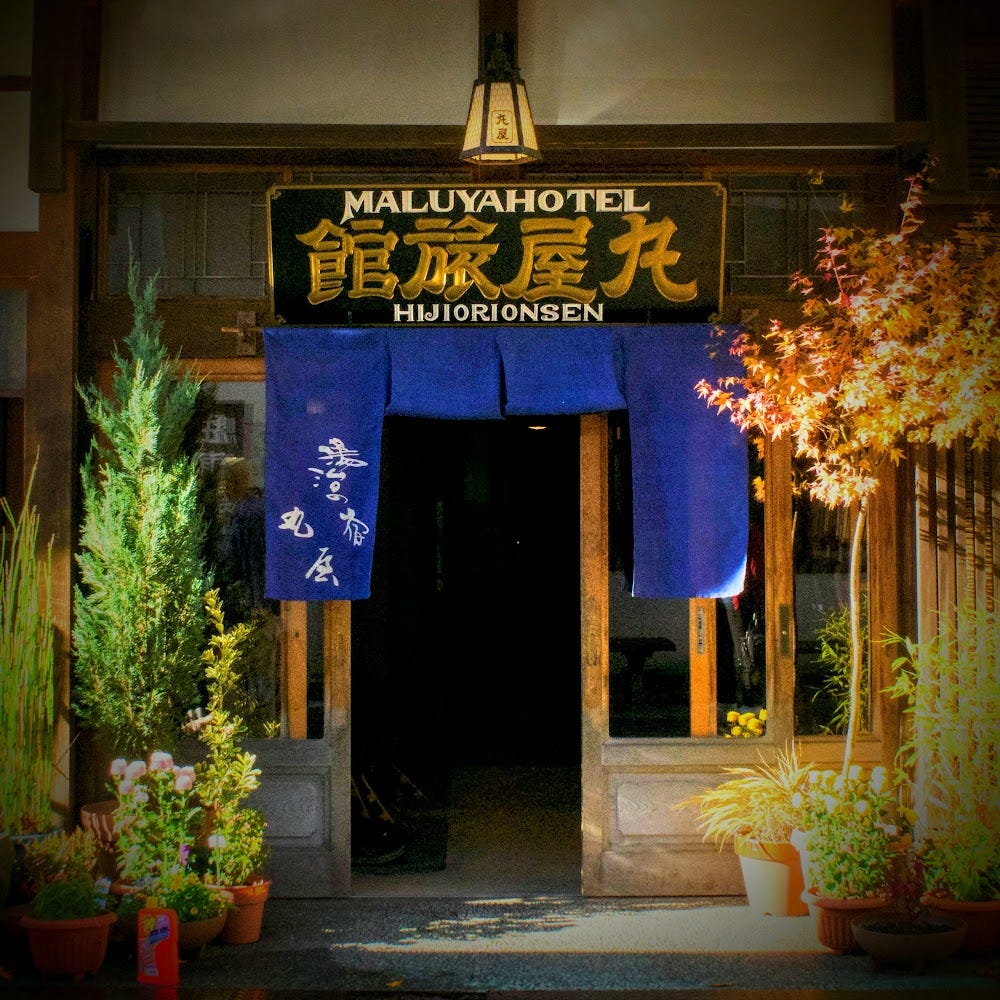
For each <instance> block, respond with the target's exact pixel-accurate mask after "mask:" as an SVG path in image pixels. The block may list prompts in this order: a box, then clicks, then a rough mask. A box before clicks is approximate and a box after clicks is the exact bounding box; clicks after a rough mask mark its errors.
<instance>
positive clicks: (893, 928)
mask: <svg viewBox="0 0 1000 1000" xmlns="http://www.w3.org/2000/svg"><path fill="white" fill-rule="evenodd" d="M965 926H966V925H965V921H964V920H961V919H959V918H958V917H937V916H931V917H929V918H928V920H927V922H926V923H925V924H924V925H922V926H921V927H920V928H919V929H917V928H912V927H907V926H900V925H898V924H894V923H893V920H892V918H891V917H886V916H885V915H882V916H867V917H856V918H855V919H854V921H853V922H852V924H851V927H852V931H853V934H854V940H855V941H857V943H858V944H859V945H860V946H861V948H862V950H863V951H866V952H867V953H868V954H869V955H870V956H871V959H872V966H873V967H874V969H875V971H876V972H878V971H879V970H880V969H883V968H885V967H886V966H903V967H904V968H907V969H910V970H912V971H913V972H923V971H924V967H925V966H926V965H927V963H928V962H940V961H941V960H942V959H945V958H948V957H949V956H950V955H953V954H954V953H955V952H956V951H958V949H959V948H960V947H961V945H962V941H963V940H964V939H965Z"/></svg>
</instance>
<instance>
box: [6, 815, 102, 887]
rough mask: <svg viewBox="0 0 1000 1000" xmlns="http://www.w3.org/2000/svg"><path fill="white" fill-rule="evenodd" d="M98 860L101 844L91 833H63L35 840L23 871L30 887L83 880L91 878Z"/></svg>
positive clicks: (28, 846)
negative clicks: (77, 879) (98, 843)
mask: <svg viewBox="0 0 1000 1000" xmlns="http://www.w3.org/2000/svg"><path fill="white" fill-rule="evenodd" d="M96 860H97V840H96V838H95V837H94V835H93V833H91V832H90V831H89V830H83V829H81V828H80V827H77V828H76V829H75V830H74V831H73V832H72V833H66V831H65V830H59V831H58V832H56V833H53V834H51V835H49V836H47V837H41V838H39V839H37V840H32V841H31V842H30V843H29V844H28V845H27V846H26V847H25V849H24V856H23V858H22V859H21V869H22V870H23V872H24V876H25V878H26V879H27V881H28V883H29V884H30V885H33V886H35V887H36V888H37V887H41V886H43V885H45V884H47V883H48V882H56V881H59V880H65V879H75V878H79V877H80V876H81V875H87V874H89V873H90V872H91V871H92V869H93V867H94V863H95V862H96Z"/></svg>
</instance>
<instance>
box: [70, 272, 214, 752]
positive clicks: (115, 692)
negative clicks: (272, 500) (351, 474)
mask: <svg viewBox="0 0 1000 1000" xmlns="http://www.w3.org/2000/svg"><path fill="white" fill-rule="evenodd" d="M129 295H130V297H131V299H132V302H133V305H134V307H135V315H134V323H133V328H132V332H131V333H130V335H129V336H128V337H127V338H126V339H125V341H124V343H125V346H126V348H127V351H128V355H127V356H122V355H121V354H119V353H118V351H117V350H116V351H115V355H114V360H115V362H116V364H117V366H118V373H117V375H116V376H115V379H114V383H113V394H112V396H111V397H110V398H108V397H105V396H104V394H103V393H102V392H101V391H100V389H99V388H98V387H97V386H89V387H87V388H81V389H80V395H81V397H82V398H83V402H84V406H85V408H86V412H87V416H88V417H89V418H90V421H91V422H92V424H93V425H94V427H95V431H96V433H95V435H94V437H93V439H92V442H91V446H90V450H89V452H88V454H87V456H86V457H85V459H84V462H83V466H82V469H81V478H82V483H83V511H84V517H83V525H82V531H81V535H80V544H79V552H78V553H77V562H78V565H79V568H80V583H79V585H78V587H77V588H76V599H75V603H74V609H75V618H74V626H73V643H74V651H75V653H76V664H75V670H76V674H75V677H76V689H75V695H76V698H75V707H76V710H77V714H78V716H79V718H80V719H81V721H83V722H84V723H85V724H86V725H89V726H90V727H92V728H93V729H96V730H98V731H99V732H101V733H102V734H103V736H104V737H105V738H107V739H109V740H110V743H111V746H110V749H111V751H112V752H113V753H114V754H118V755H121V756H123V757H141V756H143V755H144V754H145V753H146V752H147V750H148V748H149V747H160V748H165V749H170V748H173V747H174V746H175V745H176V742H177V739H178V737H179V735H180V732H181V724H182V722H183V718H184V713H185V712H186V711H187V710H188V709H189V708H191V707H192V706H193V705H194V704H195V703H196V701H197V697H198V688H197V685H198V681H199V679H200V677H201V647H202V643H203V641H204V634H205V624H206V622H205V614H204V610H203V606H202V602H203V600H204V594H205V591H206V589H207V588H208V585H209V580H208V572H207V570H206V568H205V565H204V562H203V558H202V551H203V544H204V538H205V531H206V526H205V521H204V517H203V514H202V511H201V507H200V503H199V479H198V468H197V463H196V459H195V457H194V455H193V454H190V453H189V449H188V448H187V447H186V444H187V434H188V431H189V425H190V424H191V423H192V418H193V416H194V414H195V412H196V405H197V401H198V394H199V388H200V384H199V381H198V380H197V379H196V378H194V377H193V376H191V375H190V374H189V373H187V372H182V371H181V370H180V367H179V365H178V363H177V362H176V361H175V360H173V359H170V358H168V357H167V354H166V350H165V348H164V347H163V345H162V344H161V342H160V331H161V328H162V322H161V321H160V320H159V319H158V318H157V317H156V310H155V307H156V292H155V284H154V281H153V280H152V279H150V280H149V281H147V282H146V283H145V285H144V286H143V287H142V288H140V287H139V277H138V269H137V267H135V266H133V267H131V268H130V271H129Z"/></svg>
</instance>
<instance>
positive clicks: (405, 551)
mask: <svg viewBox="0 0 1000 1000" xmlns="http://www.w3.org/2000/svg"><path fill="white" fill-rule="evenodd" d="M577 442H578V421H577V419H576V418H562V419H558V418H556V419H552V418H546V419H539V420H527V419H519V420H505V421H482V422H466V421H424V420H413V419H397V420H391V419H390V420H389V421H387V423H386V433H385V439H384V446H383V462H382V468H383V479H382V483H381V495H380V499H379V508H380V525H379V532H380V535H379V537H378V538H377V539H376V552H375V570H374V573H373V593H372V598H371V599H370V600H369V601H366V602H356V603H355V610H354V612H353V623H352V627H353V632H354V655H353V659H354V668H353V676H352V689H353V691H352V717H353V733H354V736H353V745H352V753H353V767H354V772H355V777H356V780H357V781H358V783H359V784H360V785H361V786H362V787H360V789H359V791H360V794H361V798H362V800H364V798H365V796H366V794H367V792H366V789H365V788H364V787H363V785H364V781H365V779H366V777H367V776H368V775H375V776H377V781H376V778H372V784H373V785H377V787H378V794H379V796H380V801H381V800H382V799H385V800H386V801H385V803H384V804H385V805H386V806H387V809H388V811H389V812H390V813H391V814H392V815H393V817H394V819H397V818H398V822H397V823H396V824H394V826H395V829H394V830H392V831H391V832H390V833H389V834H386V835H385V837H386V841H387V842H389V841H395V840H397V839H398V840H399V841H401V842H403V843H404V844H406V847H405V850H404V853H403V855H402V856H400V857H398V858H397V857H393V858H391V860H390V862H389V863H379V864H369V863H368V861H370V859H371V858H372V857H373V854H372V852H371V850H370V847H369V846H368V845H364V846H362V847H361V849H360V850H357V851H356V852H355V862H356V864H355V873H354V891H355V893H356V894H362V895H363V894H372V893H374V894H388V895H392V894H399V895H422V894H427V895H452V894H455V895H469V894H475V895H494V894H497V893H499V894H504V895H508V894H511V893H514V894H518V893H527V892H530V893H546V892H555V893H567V892H569V893H577V892H579V867H580V836H579V826H580V820H579V817H580V747H579V744H580V736H579V733H580V720H579V712H580V690H579V689H580V680H579V675H580V668H579V662H580V660H579V658H580V653H579V649H580V640H579V634H580V633H579V471H578V457H577V456H578V443H577ZM382 512H384V513H382ZM400 772H402V773H403V775H405V777H403V778H401V779H400ZM407 779H409V780H410V781H412V782H413V785H410V784H408V782H407ZM414 785H415V786H416V788H418V789H419V791H420V792H421V793H422V797H421V798H420V799H415V797H414ZM359 804H360V803H358V802H356V803H355V806H356V810H355V811H356V812H357V807H358V806H359ZM376 809H377V805H376ZM367 811H368V812H369V813H371V812H373V809H372V803H368V806H367ZM362 825H363V826H364V827H365V828H369V827H370V826H371V824H368V823H362V824H356V830H358V831H360V829H361V826H362ZM441 838H444V842H443V843H439V844H438V845H437V846H433V845H431V846H429V845H428V844H427V843H426V842H425V841H427V840H435V839H437V840H440V839H441ZM415 841H417V842H415ZM376 853H377V852H376ZM387 853H391V852H387ZM359 860H360V861H361V862H362V863H360V864H359V863H358V862H359ZM380 861H381V859H380Z"/></svg>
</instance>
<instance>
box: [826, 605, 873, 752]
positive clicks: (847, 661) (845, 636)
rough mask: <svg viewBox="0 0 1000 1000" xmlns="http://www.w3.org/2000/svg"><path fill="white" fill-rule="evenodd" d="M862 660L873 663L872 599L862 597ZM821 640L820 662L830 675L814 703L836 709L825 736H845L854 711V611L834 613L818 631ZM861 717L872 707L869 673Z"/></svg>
mask: <svg viewBox="0 0 1000 1000" xmlns="http://www.w3.org/2000/svg"><path fill="white" fill-rule="evenodd" d="M860 616H861V643H862V653H861V659H862V662H863V663H865V664H869V663H870V660H869V643H868V636H869V631H868V598H867V596H862V598H861V608H860ZM816 638H817V639H819V656H818V657H817V659H816V662H817V663H818V664H819V665H820V666H821V667H823V668H824V670H825V672H826V676H825V677H824V678H823V682H822V684H821V685H820V686H819V688H818V689H817V690H816V692H815V693H814V694H813V701H820V700H822V701H823V702H824V703H829V704H830V705H831V706H832V708H831V712H830V718H829V722H828V723H825V724H824V725H823V727H822V730H823V732H825V733H845V732H847V724H848V721H849V719H850V712H851V612H850V608H838V609H837V610H836V611H833V612H831V613H830V615H829V616H828V617H827V619H826V621H825V622H824V623H823V624H822V625H821V626H820V628H819V629H817V631H816ZM858 699H859V700H858V715H859V718H860V719H862V720H865V719H867V718H868V717H869V712H870V707H871V683H870V674H869V670H868V669H865V670H864V671H863V673H862V678H861V686H860V688H859V690H858Z"/></svg>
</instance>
